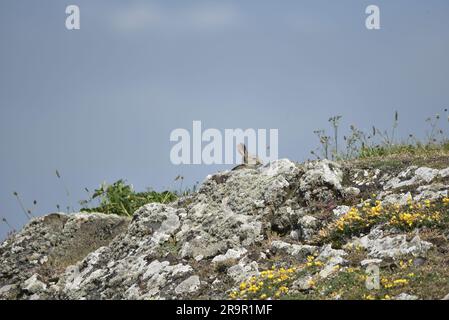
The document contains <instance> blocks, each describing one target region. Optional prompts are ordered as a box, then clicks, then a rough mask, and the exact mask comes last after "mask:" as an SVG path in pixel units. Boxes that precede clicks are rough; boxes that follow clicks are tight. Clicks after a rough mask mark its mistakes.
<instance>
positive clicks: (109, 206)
mask: <svg viewBox="0 0 449 320" xmlns="http://www.w3.org/2000/svg"><path fill="white" fill-rule="evenodd" d="M177 198H178V194H176V193H175V192H171V191H164V192H156V191H151V190H149V191H146V192H135V191H134V189H133V187H132V186H131V185H128V184H126V183H125V181H124V180H118V181H116V182H114V183H113V184H111V185H108V184H106V183H104V184H102V185H101V186H100V188H98V189H96V190H95V191H94V193H93V195H92V197H91V198H90V199H89V200H86V201H81V202H80V204H81V205H82V206H86V205H88V204H89V203H91V202H92V201H93V200H95V199H98V200H99V205H98V206H96V207H93V208H88V207H83V208H82V209H81V211H83V212H101V213H106V214H117V215H120V216H132V215H133V213H134V212H135V211H136V210H137V209H139V208H140V207H142V206H143V205H145V204H148V203H153V202H157V203H169V202H172V201H174V200H176V199H177Z"/></svg>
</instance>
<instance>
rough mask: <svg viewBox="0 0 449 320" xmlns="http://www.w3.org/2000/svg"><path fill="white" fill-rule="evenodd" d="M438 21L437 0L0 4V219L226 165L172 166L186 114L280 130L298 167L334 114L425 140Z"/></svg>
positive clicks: (440, 101) (436, 104) (440, 87)
mask: <svg viewBox="0 0 449 320" xmlns="http://www.w3.org/2000/svg"><path fill="white" fill-rule="evenodd" d="M70 4H76V5H78V6H79V7H80V9H81V30H79V31H68V30H66V29H65V18H66V14H65V7H66V6H67V5H70ZM370 4H376V5H378V6H379V7H380V9H381V26H382V29H381V30H379V31H368V30H367V29H366V28H365V22H364V20H365V18H366V15H365V8H366V7H367V6H368V5H370ZM448 14H449V2H448V1H446V0H430V1H415V0H396V1H380V0H379V1H375V0H371V1H355V0H342V1H332V0H327V1H325V0H314V1H311V0H310V1H288V0H284V1H274V0H248V1H226V0H222V1H173V0H172V1H126V2H125V1H113V0H107V1H106V0H105V1H102V0H96V1H87V0H73V1H59V0H58V1H56V0H41V1H31V0H27V1H24V0H2V1H1V2H0V148H1V158H0V181H1V182H0V217H6V218H7V219H8V221H9V222H10V223H11V224H12V225H13V226H14V227H15V228H20V226H21V225H22V224H23V223H24V222H25V218H24V214H23V213H22V212H21V210H20V207H19V205H18V204H17V202H16V199H15V198H14V197H13V195H12V192H13V191H17V192H19V193H20V195H21V197H22V200H23V202H24V203H25V206H27V207H32V202H33V200H37V201H38V205H37V208H36V209H35V214H39V215H41V214H45V213H49V212H52V211H55V210H56V204H59V205H60V206H61V207H62V208H64V207H66V206H67V205H69V204H71V205H76V203H77V201H78V200H81V199H83V198H85V197H86V194H85V192H84V188H85V187H87V188H89V189H91V190H92V189H94V188H95V187H96V186H98V185H99V184H100V183H101V182H102V181H108V182H113V181H115V180H117V179H120V178H125V179H127V180H128V182H130V183H132V184H133V185H134V186H135V188H136V189H138V190H142V189H145V188H146V187H153V188H155V189H157V190H161V189H164V188H177V187H178V186H177V185H176V184H174V182H173V180H174V178H175V177H176V176H177V175H178V174H181V175H183V176H184V177H185V179H186V182H185V184H187V185H189V184H193V183H195V181H201V180H202V179H203V178H204V177H205V176H206V175H207V174H209V173H212V172H214V171H217V170H223V169H227V168H229V166H174V165H172V164H171V162H170V159H169V153H170V149H171V147H172V145H173V144H172V143H170V141H169V135H170V132H171V131H172V130H173V129H176V128H186V129H189V128H191V126H192V121H193V120H201V121H202V123H203V127H205V128H217V129H220V130H223V129H225V128H266V129H270V128H276V129H279V156H280V157H281V158H285V157H287V158H290V159H293V160H298V161H302V160H305V159H307V158H309V157H310V150H311V149H313V148H315V147H316V146H317V140H316V138H315V136H314V134H313V131H314V130H315V129H319V128H327V127H328V123H327V119H328V118H329V117H330V116H332V115H335V114H340V115H342V116H343V120H342V126H343V127H348V126H349V125H350V124H353V123H354V124H356V125H357V126H358V127H360V128H361V129H366V130H369V128H371V126H372V125H373V124H374V125H376V126H378V127H381V128H388V127H390V126H391V122H392V117H393V114H394V112H395V110H398V111H399V114H400V125H399V132H400V134H401V135H402V136H407V135H408V133H410V132H413V133H415V134H417V135H422V134H424V132H425V130H426V124H425V121H424V120H425V118H426V117H428V116H431V115H433V114H435V113H437V112H441V110H442V109H444V108H445V107H448V106H449V59H448V58H447V57H448V56H449V32H448V30H449V19H448V18H447V16H448ZM446 126H447V125H446ZM56 169H58V170H59V171H60V172H61V175H62V176H63V178H64V181H65V184H66V185H67V188H68V189H69V191H70V194H71V195H70V199H68V197H67V196H66V194H65V191H64V187H63V186H62V185H61V183H60V181H59V180H58V179H57V178H56V175H55V170H56ZM6 232H7V227H6V225H5V224H0V238H1V237H3V236H4V235H5V233H6Z"/></svg>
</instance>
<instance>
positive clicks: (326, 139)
mask: <svg viewBox="0 0 449 320" xmlns="http://www.w3.org/2000/svg"><path fill="white" fill-rule="evenodd" d="M444 114H445V117H446V119H447V121H446V122H449V117H448V115H449V113H448V109H444ZM341 119H342V117H341V116H334V117H331V118H329V120H328V121H329V123H330V124H331V127H332V130H331V131H332V135H328V134H327V132H326V130H323V129H321V130H316V131H314V133H315V135H316V136H317V137H318V139H319V143H320V145H319V147H318V148H317V149H316V150H313V151H311V154H312V155H313V156H315V157H316V158H318V159H321V158H325V159H332V160H349V159H366V158H374V157H385V156H391V155H428V154H434V153H440V152H446V153H447V152H449V141H448V139H447V137H446V136H445V133H444V130H443V129H442V123H441V120H442V117H441V116H440V115H439V114H436V115H435V116H433V117H429V118H427V119H426V123H427V125H428V128H429V129H428V130H427V131H426V133H425V138H424V139H423V140H420V139H418V138H417V137H416V136H415V135H414V134H412V133H410V134H409V135H408V138H407V139H406V140H401V141H400V140H398V139H397V129H398V126H399V114H398V112H395V114H394V120H393V124H392V127H391V129H390V130H380V129H378V128H377V127H375V126H373V127H372V128H371V131H370V132H365V131H362V130H360V129H358V128H357V127H356V126H355V125H351V126H350V127H349V134H348V135H344V136H343V141H340V140H341V138H340V137H339V132H340V131H341V130H340V121H341Z"/></svg>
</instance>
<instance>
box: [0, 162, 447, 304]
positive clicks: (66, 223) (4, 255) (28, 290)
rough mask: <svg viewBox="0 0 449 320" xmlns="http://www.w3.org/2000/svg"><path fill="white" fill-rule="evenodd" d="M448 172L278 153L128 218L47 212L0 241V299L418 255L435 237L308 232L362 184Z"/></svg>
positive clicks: (384, 197)
mask: <svg viewBox="0 0 449 320" xmlns="http://www.w3.org/2000/svg"><path fill="white" fill-rule="evenodd" d="M447 172H448V170H447V169H446V170H436V169H435V170H434V169H426V168H415V167H411V168H408V169H406V170H404V171H401V172H397V173H391V172H388V173H385V172H382V171H381V170H379V169H372V170H367V169H359V168H356V167H355V168H349V169H348V167H342V165H341V164H338V163H335V162H331V161H328V160H323V161H315V162H309V163H306V164H297V163H294V162H292V161H289V160H279V161H275V162H274V163H272V164H270V165H266V166H258V167H255V166H242V167H240V168H238V169H237V170H233V171H225V172H221V173H217V174H215V175H210V176H208V177H207V178H206V180H205V181H204V182H203V184H202V185H201V187H200V189H199V190H198V191H197V192H196V193H194V194H192V195H189V196H186V197H184V198H181V199H179V200H177V201H176V202H174V203H171V204H168V205H164V204H154V203H153V204H148V205H145V206H143V207H142V208H140V209H139V210H138V211H137V212H135V214H134V216H133V218H132V220H131V221H129V220H128V219H125V218H121V217H116V216H112V215H103V214H84V213H80V214H75V215H63V214H52V215H48V216H45V217H42V218H38V219H35V220H33V221H32V222H31V223H30V224H29V225H27V226H26V227H25V228H24V229H23V230H22V231H21V232H20V233H18V234H16V235H14V236H13V237H11V238H9V239H8V240H6V241H5V242H4V243H3V244H2V245H1V247H0V261H1V266H0V298H6V299H8V298H9V299H198V298H206V299H224V298H227V297H228V294H229V292H230V290H233V289H234V288H236V287H237V286H238V285H239V283H240V282H241V281H244V280H245V279H247V278H249V277H252V276H257V275H259V274H260V271H261V270H262V269H267V268H269V267H271V266H272V265H273V263H274V262H273V261H281V262H289V263H295V264H302V263H305V262H306V261H307V259H310V257H311V256H312V257H314V259H315V258H316V260H315V261H317V264H318V265H322V266H323V268H322V270H321V271H320V273H319V276H320V277H321V278H327V277H331V276H332V274H333V273H334V272H335V270H338V268H339V267H344V266H345V265H346V264H347V256H348V252H349V250H348V249H347V248H349V247H351V246H359V247H361V248H363V249H364V250H366V252H367V255H366V257H365V261H368V262H369V263H368V262H367V263H366V264H370V263H372V262H370V261H375V262H376V263H380V262H381V261H382V259H385V258H395V257H399V256H402V255H407V254H413V255H416V256H423V255H425V254H426V252H427V251H428V250H429V249H430V248H431V247H432V244H431V243H429V242H426V241H422V240H421V239H420V238H419V235H416V237H415V238H413V239H408V238H407V236H406V235H405V234H401V233H400V232H399V231H397V232H396V233H395V234H391V233H388V234H384V232H383V231H382V227H381V226H380V227H379V229H373V230H372V232H371V233H369V234H368V235H360V236H359V237H357V238H354V239H350V240H349V241H348V243H347V244H346V245H344V246H342V247H341V248H334V247H333V246H332V245H331V244H329V243H320V242H314V237H316V236H317V234H318V233H319V231H320V230H321V229H322V228H323V227H324V226H326V225H328V224H330V223H331V222H332V221H334V220H335V219H338V218H339V217H342V216H345V215H346V214H347V213H348V211H349V209H350V207H349V206H348V203H349V202H354V199H359V198H362V197H363V196H364V194H363V192H365V193H366V192H370V193H374V192H373V190H376V191H377V197H378V200H379V201H380V202H382V201H385V203H387V201H393V200H391V199H392V197H397V199H399V200H400V199H402V198H403V197H405V196H404V195H406V196H407V198H409V197H410V196H411V197H419V196H423V194H424V193H426V196H428V195H429V192H430V193H431V195H433V194H434V193H436V194H437V195H438V196H439V195H444V194H446V195H447V188H446V185H445V184H444V179H443V178H445V177H448V176H449V174H447ZM442 179H443V180H442ZM436 180H438V182H436ZM437 183H438V184H437ZM405 187H407V188H408V190H407V193H404V194H402V193H403V191H404V190H403V189H402V188H405ZM445 192H446V193H445ZM395 199H396V198H395ZM395 201H396V200H395ZM404 201H407V200H404ZM323 212H329V215H327V216H322V215H320V214H319V213H323ZM376 230H377V231H376ZM273 257H277V258H276V260H273V259H271V258H273ZM376 259H377V260H376ZM311 279H312V276H311V275H303V276H302V277H301V278H300V279H298V280H297V281H295V283H294V287H295V288H297V289H298V290H307V288H309V287H310V286H311V285H310V281H311ZM398 298H403V297H402V296H401V297H398Z"/></svg>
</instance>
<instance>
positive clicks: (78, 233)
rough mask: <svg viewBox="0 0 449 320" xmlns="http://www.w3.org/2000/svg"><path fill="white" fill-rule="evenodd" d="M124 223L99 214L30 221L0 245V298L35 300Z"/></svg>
mask: <svg viewBox="0 0 449 320" xmlns="http://www.w3.org/2000/svg"><path fill="white" fill-rule="evenodd" d="M128 223H129V221H128V219H125V218H121V217H118V216H114V215H105V214H100V213H93V214H83V213H81V214H74V215H66V214H60V213H55V214H50V215H47V216H44V217H40V218H35V219H33V220H32V221H31V222H30V223H29V224H28V225H27V226H26V227H25V228H24V229H23V230H22V231H21V232H20V233H18V234H16V235H13V236H12V237H11V238H9V239H7V240H6V241H5V242H3V243H2V245H1V246H0V261H1V264H0V297H6V298H8V297H11V298H21V297H23V298H26V297H34V298H37V296H34V295H35V294H36V293H38V292H43V291H45V290H46V289H47V288H48V287H49V285H50V284H51V283H52V282H54V281H55V279H57V278H58V275H59V274H60V273H62V272H64V270H65V268H66V267H68V266H70V265H72V264H75V263H76V262H78V261H80V260H82V259H83V258H84V257H86V255H87V254H89V253H90V252H92V251H95V250H96V249H98V248H99V247H102V246H106V245H108V244H109V243H110V242H111V240H112V239H113V238H114V237H115V236H116V235H118V234H120V233H122V232H124V231H125V230H126V228H127V226H128Z"/></svg>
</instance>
